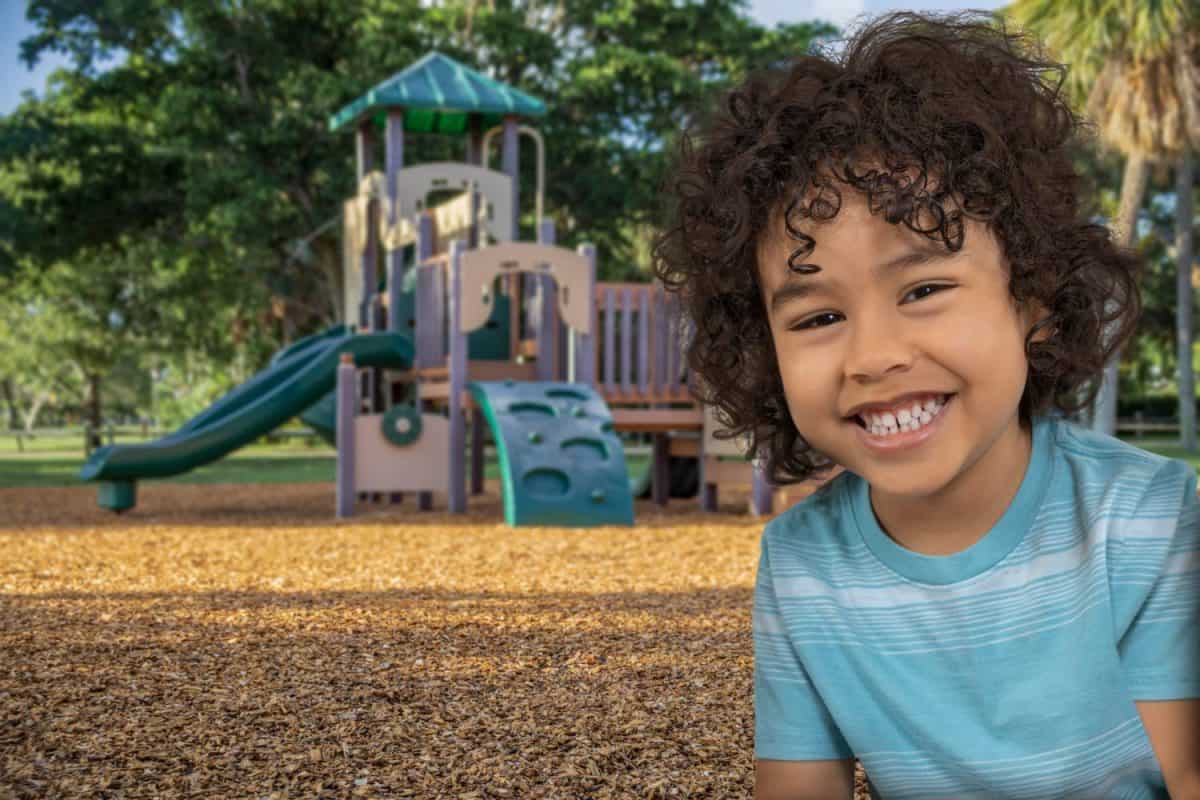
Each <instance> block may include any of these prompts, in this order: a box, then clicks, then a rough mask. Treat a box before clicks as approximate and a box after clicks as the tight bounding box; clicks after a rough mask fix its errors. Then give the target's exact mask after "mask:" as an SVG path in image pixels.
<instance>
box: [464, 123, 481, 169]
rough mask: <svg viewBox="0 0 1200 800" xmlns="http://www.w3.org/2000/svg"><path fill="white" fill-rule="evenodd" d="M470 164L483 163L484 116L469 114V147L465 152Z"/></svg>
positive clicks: (466, 159)
mask: <svg viewBox="0 0 1200 800" xmlns="http://www.w3.org/2000/svg"><path fill="white" fill-rule="evenodd" d="M463 155H464V156H465V157H466V158H465V161H466V162H467V163H468V164H482V163H483V117H481V116H480V115H479V114H468V115H467V149H466V152H465V153H464V154H463Z"/></svg>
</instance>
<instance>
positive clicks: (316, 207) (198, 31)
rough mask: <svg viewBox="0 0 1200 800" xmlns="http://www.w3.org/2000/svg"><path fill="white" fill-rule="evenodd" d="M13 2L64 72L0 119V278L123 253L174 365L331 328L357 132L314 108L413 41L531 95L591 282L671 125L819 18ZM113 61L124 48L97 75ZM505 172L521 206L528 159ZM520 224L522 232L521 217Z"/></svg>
mask: <svg viewBox="0 0 1200 800" xmlns="http://www.w3.org/2000/svg"><path fill="white" fill-rule="evenodd" d="M27 8H28V17H29V18H30V20H31V21H32V22H33V23H34V25H35V26H36V28H37V33H35V35H34V36H32V37H30V38H29V39H28V40H26V41H25V42H24V43H23V44H22V52H23V56H24V58H25V59H26V61H27V62H29V63H30V64H32V63H33V62H34V61H36V59H37V58H38V57H39V56H40V55H41V54H42V53H45V52H47V51H50V50H57V51H61V52H64V53H66V54H67V55H68V56H69V58H70V62H71V64H72V66H71V68H70V69H67V70H64V71H60V72H59V73H57V74H56V76H55V77H54V79H53V82H52V84H51V87H50V91H49V93H48V94H47V96H46V97H45V98H44V99H41V100H29V101H26V102H25V103H23V104H22V106H21V107H20V108H19V109H18V110H17V111H16V112H15V113H14V114H13V115H11V116H10V117H9V118H7V119H3V120H0V269H3V268H4V267H5V265H7V267H8V269H9V270H10V271H11V270H17V271H27V272H29V273H32V274H38V273H44V272H48V271H51V270H65V271H66V272H67V273H68V274H73V275H74V276H75V277H82V276H84V274H85V271H84V268H85V266H87V267H88V268H89V269H90V268H91V267H92V266H93V265H99V264H104V265H107V266H105V267H104V268H103V269H100V271H99V272H98V273H97V275H96V277H95V280H97V281H103V280H107V278H106V277H105V275H107V274H109V273H106V272H105V271H104V270H105V269H116V268H117V266H118V265H126V268H125V269H124V271H123V272H122V273H121V280H123V281H124V282H125V287H126V288H125V289H124V290H123V291H127V292H134V293H135V294H136V293H142V294H143V295H145V296H146V297H152V298H154V299H153V301H149V300H147V301H146V302H143V303H142V304H141V305H140V306H138V307H139V308H141V309H143V310H146V311H147V312H149V310H150V309H153V310H154V313H155V314H157V317H154V316H146V315H143V314H142V313H140V312H139V313H137V314H136V316H137V319H136V320H134V319H132V318H130V319H131V322H130V324H131V325H133V326H134V328H133V330H135V331H136V336H135V337H134V338H136V340H137V341H138V342H140V343H142V344H145V346H146V347H147V348H150V349H148V350H147V351H146V352H147V353H153V354H155V358H156V359H166V360H170V359H175V360H176V362H177V363H194V359H191V358H190V357H189V356H183V355H180V356H178V357H176V355H175V354H177V353H184V352H186V353H188V354H195V353H201V354H204V355H207V356H208V357H210V358H212V359H213V360H214V362H222V361H229V360H232V359H233V358H234V354H235V353H243V354H245V353H252V354H253V355H254V357H255V358H259V359H263V358H265V355H266V354H267V353H269V352H270V351H271V349H273V347H275V346H278V345H279V344H280V343H282V342H284V341H286V340H287V339H289V338H290V337H291V336H292V335H302V334H305V333H309V332H312V331H313V330H315V329H318V328H320V327H323V326H325V325H328V324H330V323H331V322H334V321H336V318H337V315H338V314H339V313H340V309H341V303H340V294H341V290H340V278H341V270H342V265H341V257H342V256H341V248H340V245H339V242H338V236H337V235H336V229H337V226H336V223H333V224H332V225H331V220H334V221H336V220H337V218H338V216H339V215H340V213H341V204H342V201H343V199H344V198H345V197H347V196H348V195H350V194H352V193H353V192H354V191H355V186H356V180H355V175H354V158H353V144H352V139H351V137H350V136H349V135H347V134H346V133H344V132H340V133H333V132H331V131H329V129H328V126H327V120H328V118H329V116H330V115H331V114H332V113H333V112H335V111H336V110H338V109H339V108H341V107H342V106H343V105H345V104H346V103H348V102H350V101H352V100H354V99H356V98H357V97H359V96H361V95H362V94H363V93H364V92H365V91H367V90H368V89H369V88H370V87H371V86H372V85H374V84H375V83H377V82H379V81H381V80H383V79H385V78H386V77H387V76H388V75H390V74H392V73H394V72H396V71H398V70H400V69H402V68H403V67H406V66H408V65H409V64H411V63H412V62H413V61H415V60H416V59H417V58H419V57H420V56H422V55H424V54H425V53H426V52H428V51H429V50H432V49H438V50H441V51H443V52H445V53H446V54H447V55H450V56H451V57H453V58H455V59H457V60H459V61H461V62H463V63H465V64H468V65H470V66H473V67H475V68H477V69H479V70H481V71H483V72H485V73H486V74H489V75H491V76H492V77H494V78H496V79H498V80H502V81H505V82H507V83H510V84H512V85H514V86H516V87H517V88H520V89H522V90H524V91H527V92H529V93H531V94H533V95H535V96H538V97H541V98H543V99H545V101H546V103H547V106H548V112H549V113H548V114H547V116H546V117H545V118H543V119H542V120H539V121H538V122H537V123H536V124H537V125H538V127H539V128H540V129H541V131H542V133H543V135H544V137H545V140H546V144H547V154H546V155H547V165H548V171H549V180H548V182H547V203H546V206H547V211H548V214H549V215H550V216H552V217H553V218H554V219H555V221H556V223H557V226H558V231H559V235H558V241H559V243H560V244H562V245H564V246H567V247H570V246H574V245H575V244H577V243H579V242H580V241H582V240H590V241H593V242H595V243H596V244H597V245H598V247H599V252H600V274H601V275H602V276H603V277H606V278H617V277H633V276H635V275H638V276H642V277H644V276H645V274H646V273H647V271H648V270H647V267H648V264H639V263H638V260H637V258H638V253H639V252H640V251H642V250H644V244H645V240H646V239H647V238H648V237H649V236H650V235H651V233H652V228H653V225H654V224H655V223H656V222H657V221H658V220H657V213H658V208H659V200H658V186H659V183H660V182H661V179H662V176H663V174H664V170H665V167H666V164H667V160H668V156H667V154H668V153H669V152H670V145H671V144H672V142H673V137H674V136H675V135H676V132H677V131H678V130H679V129H680V128H681V127H682V125H683V124H684V123H686V121H687V120H688V119H689V117H690V115H691V114H693V113H695V111H697V110H699V109H701V108H703V106H704V105H705V104H706V103H709V102H711V101H712V98H713V97H714V96H715V92H717V91H719V90H720V89H721V88H723V87H724V86H726V85H728V83H729V82H730V81H731V80H735V79H737V78H739V77H740V76H741V75H743V74H744V73H745V72H746V71H747V70H748V69H751V68H753V67H754V66H758V65H761V64H765V63H768V62H772V61H777V60H779V59H781V58H782V57H784V56H785V55H790V54H793V53H797V52H802V51H803V50H805V49H806V48H807V47H808V45H809V43H810V42H811V41H812V40H813V39H814V38H816V37H818V36H824V35H830V34H832V33H833V32H834V31H833V29H832V28H830V27H828V26H820V25H811V26H810V25H796V26H780V27H777V28H776V29H774V30H771V31H766V30H764V29H762V28H761V27H760V26H758V25H756V24H755V23H754V22H753V21H751V20H749V19H748V18H746V17H745V16H744V14H743V12H742V4H741V3H740V2H738V0H705V2H688V3H679V2H675V1H674V0H573V2H566V1H565V0H561V1H560V2H538V1H537V0H528V1H526V2H517V1H514V0H490V1H489V2H487V3H481V2H444V3H434V4H427V3H423V2H421V1H420V0H243V1H242V2H237V3H212V2H208V1H207V0H170V1H169V2H168V1H167V0H97V2H91V3H79V2H77V0H30V2H29V3H28V7H27ZM112 53H120V54H122V58H121V59H120V60H119V61H118V63H116V64H115V65H113V66H108V67H106V68H104V69H100V68H99V67H98V66H97V65H98V64H101V63H104V60H105V58H106V57H107V56H109V55H111V54H112ZM462 153H463V142H462V140H461V139H457V140H456V139H447V138H439V137H433V136H423V135H413V136H411V137H408V139H407V140H406V153H405V160H406V162H407V163H418V162H421V161H427V160H442V159H451V160H460V159H461V158H462ZM520 179H521V184H522V197H526V198H528V197H531V196H532V193H533V192H532V189H533V179H534V171H533V159H532V158H526V157H523V158H522V175H521V176H520ZM524 205H525V206H526V207H528V206H529V205H531V204H529V203H526V204H524ZM522 222H523V225H522V227H523V231H524V234H525V235H526V236H527V237H528V236H530V235H531V234H532V229H533V220H532V219H531V218H530V216H529V215H526V216H525V218H524V219H523V220H522ZM331 228H332V231H330V229H331ZM322 231H329V232H327V233H321V232H322ZM139 263H140V264H141V268H140V269H135V268H133V265H135V264H139ZM86 284H87V281H86V280H85V281H84V282H83V283H81V284H79V285H81V286H86ZM114 291H116V290H114ZM118 294H119V292H118ZM138 296H142V295H138ZM81 297H83V298H88V299H90V300H94V301H95V302H96V303H97V305H96V307H95V308H93V309H91V310H90V311H89V312H88V315H84V314H82V313H80V314H78V315H75V316H71V315H67V316H66V317H64V318H65V319H69V320H75V321H77V322H78V323H79V324H81V325H83V324H86V323H85V321H84V317H85V316H90V317H91V318H97V319H98V318H100V317H102V316H104V315H105V314H107V313H109V309H110V305H111V302H110V301H111V299H112V298H111V297H110V296H108V295H103V294H101V293H95V292H85V293H83V294H82V295H81ZM61 299H63V300H64V301H65V299H66V298H61ZM272 309H278V310H279V312H280V313H279V314H278V315H275V314H273V313H272V311H271V310H272ZM77 310H79V309H77ZM134 311H135V309H134V308H133V307H126V308H124V309H123V310H122V311H121V312H120V313H121V314H122V315H124V314H125V312H129V313H131V314H132V313H134ZM122 318H123V319H125V318H126V317H124V316H122ZM91 330H92V331H93V332H94V331H95V329H94V328H92V329H91ZM234 330H236V331H239V332H240V333H239V334H238V335H239V336H242V337H243V338H242V341H241V344H235V343H234V342H233V341H232V339H233V338H234V337H233V336H232V334H231V332H232V331H234ZM83 335H84V334H82V333H81V336H83ZM86 335H91V334H86ZM156 363H161V361H159V362H156Z"/></svg>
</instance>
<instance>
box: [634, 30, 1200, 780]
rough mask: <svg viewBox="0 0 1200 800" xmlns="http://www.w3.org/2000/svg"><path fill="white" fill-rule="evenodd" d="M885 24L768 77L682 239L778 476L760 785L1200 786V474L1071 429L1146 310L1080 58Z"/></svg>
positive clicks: (729, 400) (731, 394) (690, 201)
mask: <svg viewBox="0 0 1200 800" xmlns="http://www.w3.org/2000/svg"><path fill="white" fill-rule="evenodd" d="M1026 48H1027V43H1026V41H1025V39H1024V38H1023V37H1022V36H1021V35H1019V34H1014V33H1011V32H1006V31H1004V30H1000V29H996V28H994V27H991V26H990V25H989V24H988V23H987V22H986V21H984V20H980V19H978V18H977V17H976V16H975V15H960V16H954V17H922V16H916V15H911V14H897V15H891V16H888V17H884V18H882V19H877V20H875V21H874V22H871V23H870V24H868V25H867V26H866V27H865V28H863V29H862V30H860V31H859V32H858V33H857V34H856V35H855V36H854V37H853V38H852V39H851V41H849V42H848V45H847V47H846V50H845V51H844V53H843V55H842V56H841V57H840V58H838V59H836V60H831V59H829V58H826V57H820V56H817V55H810V56H804V57H800V58H797V59H796V60H794V61H793V62H792V63H791V64H789V65H788V66H787V67H786V68H784V69H777V70H775V71H773V72H768V73H764V74H761V75H758V76H755V77H752V78H750V79H749V80H747V81H746V82H745V83H744V84H743V85H741V86H739V87H737V88H736V89H734V90H733V91H731V92H730V93H729V94H728V96H727V97H726V98H725V99H724V101H723V102H722V104H721V105H720V107H719V108H718V109H717V110H716V111H715V112H714V113H713V114H712V115H711V117H710V118H709V119H708V120H707V122H706V124H705V125H704V128H703V133H702V134H701V136H700V137H699V140H698V141H688V140H687V139H686V137H685V145H686V146H685V147H683V148H682V149H681V151H680V157H679V163H678V165H677V167H676V172H675V175H674V179H673V180H672V181H671V183H670V187H671V199H672V200H673V213H674V218H673V221H672V224H671V225H670V226H669V227H668V229H667V231H666V232H665V233H664V235H663V237H662V239H661V240H660V241H659V243H658V247H657V266H656V269H657V271H658V274H659V276H660V277H661V278H662V279H663V280H664V281H665V282H666V283H668V285H670V286H672V287H674V288H677V289H678V290H679V291H680V292H681V295H682V297H683V300H684V303H685V307H686V308H687V310H688V312H689V314H690V316H691V318H692V320H693V321H694V323H695V336H694V338H693V341H692V343H691V345H690V350H689V353H688V359H689V365H690V367H691V369H692V370H693V372H694V374H695V376H696V377H697V378H698V384H699V388H698V392H699V394H700V396H701V397H702V399H704V400H705V401H706V402H709V403H712V404H713V405H715V406H716V407H717V408H718V410H719V412H720V413H721V414H722V415H723V417H724V418H725V421H726V422H727V424H728V427H729V429H730V431H731V432H732V433H733V434H749V435H750V436H751V438H752V441H753V444H754V448H755V451H756V452H757V453H758V454H759V456H760V457H765V458H766V459H767V460H768V463H769V464H770V467H771V470H772V475H773V477H774V478H775V480H776V481H778V482H780V483H786V482H795V481H799V480H804V479H807V478H810V477H817V478H821V477H827V476H829V474H830V473H831V472H832V470H833V469H834V468H835V467H836V466H840V467H843V468H844V469H843V471H842V472H841V473H840V474H838V475H837V476H836V477H834V478H832V480H829V481H828V482H827V483H826V484H825V485H824V486H823V487H822V488H821V489H820V490H818V491H817V492H815V493H814V494H813V495H812V496H810V497H808V498H807V499H806V500H804V501H803V502H801V503H799V504H798V505H796V506H794V507H793V508H791V509H790V510H788V511H786V512H784V513H783V514H781V515H779V516H778V517H777V518H775V519H774V520H773V521H772V522H771V523H770V524H768V525H767V527H766V530H765V531H764V533H763V537H762V555H761V560H760V561H759V566H758V580H757V586H756V589H755V595H754V609H753V633H754V652H755V669H754V703H755V713H756V726H755V755H756V758H757V777H756V784H757V791H756V796H757V797H759V798H762V799H763V800H799V798H839V800H840V799H841V798H849V797H850V796H851V794H852V791H853V787H852V769H853V762H854V759H855V758H857V759H858V760H859V761H860V762H861V763H862V765H863V768H864V770H865V772H866V775H867V778H868V781H869V785H870V790H871V794H872V796H873V797H884V798H889V800H890V799H891V798H918V799H919V800H932V799H933V798H955V799H956V800H962V799H963V798H968V797H970V798H1039V799H1040V798H1052V797H1078V798H1118V797H1119V798H1165V797H1167V796H1168V793H1169V796H1170V797H1171V798H1174V800H1181V799H1182V798H1198V797H1200V701H1198V700H1197V698H1200V508H1198V505H1197V499H1196V476H1195V473H1194V471H1193V470H1192V468H1191V467H1190V466H1188V465H1187V464H1186V463H1184V462H1181V461H1173V460H1170V459H1166V458H1162V457H1159V456H1156V455H1153V454H1151V453H1147V452H1144V451H1142V450H1139V449H1137V448H1135V447H1132V446H1130V445H1128V444H1125V443H1123V442H1121V441H1119V440H1117V439H1114V438H1111V437H1109V436H1104V435H1101V434H1098V433H1093V432H1091V431H1089V430H1086V429H1084V428H1081V427H1077V426H1074V425H1072V424H1070V423H1068V422H1067V421H1066V420H1065V419H1063V417H1062V414H1061V412H1064V411H1066V412H1069V411H1073V410H1078V409H1079V408H1081V407H1083V406H1084V405H1086V404H1087V403H1088V402H1089V401H1090V400H1091V399H1092V398H1093V397H1094V396H1095V392H1096V389H1097V387H1098V381H1099V375H1100V372H1101V369H1102V366H1103V364H1104V363H1105V362H1106V361H1107V360H1108V359H1109V358H1110V357H1111V356H1112V355H1113V354H1114V353H1116V352H1117V350H1118V348H1119V347H1120V345H1121V344H1122V343H1123V342H1124V341H1125V340H1126V339H1127V338H1128V337H1129V336H1130V334H1131V333H1132V331H1133V326H1134V324H1135V322H1136V319H1137V316H1138V314H1139V313H1140V300H1139V296H1138V289H1137V277H1138V272H1139V264H1138V261H1137V260H1136V258H1135V256H1134V255H1133V254H1132V253H1129V252H1125V251H1121V250H1119V249H1118V248H1116V247H1115V245H1114V244H1113V243H1112V241H1111V240H1110V236H1109V234H1108V231H1107V230H1106V229H1105V228H1103V227H1102V226H1098V225H1095V224H1092V223H1090V222H1088V216H1087V211H1086V209H1082V208H1080V207H1079V205H1078V204H1079V202H1080V200H1081V199H1082V196H1083V189H1082V188H1081V186H1080V177H1079V176H1078V175H1077V174H1076V172H1075V170H1074V168H1073V166H1072V160H1071V154H1072V150H1073V148H1074V147H1075V146H1076V144H1077V141H1078V139H1079V136H1080V133H1081V130H1082V128H1081V126H1082V123H1081V121H1080V120H1079V119H1078V118H1076V117H1075V116H1074V115H1073V114H1072V112H1071V110H1070V109H1069V107H1068V106H1067V104H1066V102H1065V100H1064V99H1063V98H1062V96H1061V95H1060V93H1059V84H1058V83H1056V82H1052V81H1050V80H1049V79H1048V78H1047V77H1046V76H1047V74H1048V73H1052V72H1053V71H1055V70H1061V69H1062V67H1061V66H1060V65H1055V64H1053V63H1052V62H1048V61H1046V60H1045V59H1043V58H1041V57H1040V56H1038V55H1037V54H1036V53H1030V52H1029V51H1028V50H1027V49H1026Z"/></svg>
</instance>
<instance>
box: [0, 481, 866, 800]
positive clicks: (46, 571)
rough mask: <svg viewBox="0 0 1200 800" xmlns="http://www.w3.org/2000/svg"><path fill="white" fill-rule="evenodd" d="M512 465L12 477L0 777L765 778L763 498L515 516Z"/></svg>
mask: <svg viewBox="0 0 1200 800" xmlns="http://www.w3.org/2000/svg"><path fill="white" fill-rule="evenodd" d="M496 488H497V487H496V486H489V490H490V491H489V492H488V493H486V494H485V495H483V496H482V497H474V498H472V499H471V511H470V513H468V514H467V515H465V516H450V515H447V514H445V513H443V512H440V511H435V512H431V513H428V512H427V513H419V512H417V511H415V510H414V509H413V506H412V505H411V501H410V502H409V503H408V504H406V505H401V506H388V505H372V504H360V506H359V508H360V515H359V516H357V517H355V518H353V519H351V520H347V521H342V522H338V521H336V520H334V519H333V514H332V510H333V491H332V487H331V486H330V485H328V484H283V485H279V484H276V485H271V486H262V485H259V486H252V485H247V486H225V485H217V486H184V485H168V484H148V485H144V486H142V487H140V497H139V504H138V507H137V508H136V509H135V510H134V511H132V512H130V513H128V514H125V515H122V516H114V515H111V514H109V513H108V512H105V511H103V510H101V509H98V508H97V507H96V506H95V492H94V490H93V489H91V488H88V487H79V488H64V489H36V490H26V489H6V490H0V554H2V555H0V800H8V798H56V797H63V798H84V797H86V798H150V797H156V798H159V797H162V798H165V797H187V798H225V797H228V798H280V799H282V798H317V797H321V798H343V797H355V798H357V797H380V798H388V797H396V798H456V799H457V800H470V799H471V798H476V799H477V800H486V799H487V798H516V799H523V798H570V799H572V800H574V799H575V798H579V799H581V800H583V799H585V798H590V799H592V800H604V799H605V798H745V797H751V796H752V794H753V785H754V758H753V736H754V710H753V694H752V678H753V652H752V646H751V635H750V607H751V599H752V592H753V584H754V573H755V569H756V566H757V561H758V545H759V536H760V534H761V530H762V521H761V520H755V519H754V518H752V517H750V516H748V515H746V514H744V513H742V510H743V509H744V508H745V497H744V496H739V495H736V494H731V495H730V497H729V498H727V499H728V502H729V504H728V505H727V506H723V508H722V511H721V512H720V513H718V514H713V515H701V514H699V513H696V512H695V511H694V505H693V504H691V503H686V502H682V501H676V502H674V503H672V505H671V506H670V507H669V508H668V509H666V510H665V511H664V510H660V509H657V508H655V507H654V506H652V505H650V504H648V503H641V502H639V504H638V507H637V518H638V525H637V526H636V527H634V528H631V529H625V528H597V529H590V530H570V529H563V528H525V529H511V528H508V527H507V526H505V525H503V524H502V522H501V519H502V512H501V507H500V501H499V498H498V496H497V494H496ZM858 783H859V790H860V791H859V794H858V795H857V796H861V797H865V796H866V795H865V794H864V793H862V791H861V790H862V775H861V772H860V774H859V776H858Z"/></svg>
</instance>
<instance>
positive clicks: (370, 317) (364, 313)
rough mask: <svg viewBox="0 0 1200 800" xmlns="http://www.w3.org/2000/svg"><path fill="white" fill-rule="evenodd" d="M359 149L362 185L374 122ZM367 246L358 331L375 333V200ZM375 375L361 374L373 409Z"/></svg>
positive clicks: (364, 126)
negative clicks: (373, 331)
mask: <svg viewBox="0 0 1200 800" xmlns="http://www.w3.org/2000/svg"><path fill="white" fill-rule="evenodd" d="M355 145H356V147H357V159H356V161H357V167H358V180H359V182H360V183H361V181H362V179H363V178H365V177H366V176H367V175H368V174H369V173H370V172H371V170H373V169H374V168H375V134H374V131H373V130H372V128H371V121H370V120H364V121H363V122H362V123H360V124H359V126H358V131H357V133H356V135H355ZM365 225H366V233H367V246H366V248H365V249H364V251H363V253H362V261H361V262H360V266H361V269H362V287H363V289H362V291H363V293H362V297H360V298H359V304H358V329H359V331H360V332H366V331H371V330H374V327H375V314H374V304H373V300H374V296H375V292H376V290H377V288H378V278H377V276H376V271H375V265H376V263H377V261H378V258H379V203H377V202H375V201H372V202H370V203H368V204H367V219H366V223H365ZM376 377H377V376H376V375H375V371H374V370H370V369H365V370H363V371H362V378H361V380H362V386H361V389H360V391H361V392H362V394H361V396H362V397H363V398H364V399H365V400H366V403H367V408H368V409H373V408H374V402H375V384H376Z"/></svg>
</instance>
